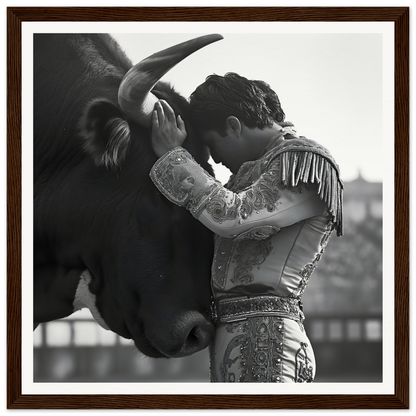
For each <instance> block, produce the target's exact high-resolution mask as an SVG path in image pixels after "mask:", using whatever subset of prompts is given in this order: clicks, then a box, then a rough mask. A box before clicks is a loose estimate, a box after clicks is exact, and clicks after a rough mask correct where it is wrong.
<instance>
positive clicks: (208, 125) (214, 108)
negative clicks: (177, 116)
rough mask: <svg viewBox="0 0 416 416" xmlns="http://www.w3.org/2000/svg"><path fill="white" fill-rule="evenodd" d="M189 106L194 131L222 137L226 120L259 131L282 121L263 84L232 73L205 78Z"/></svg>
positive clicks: (276, 103)
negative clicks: (208, 132) (216, 134)
mask: <svg viewBox="0 0 416 416" xmlns="http://www.w3.org/2000/svg"><path fill="white" fill-rule="evenodd" d="M190 102H191V109H192V116H193V117H192V118H193V120H194V122H195V126H196V128H197V129H199V130H215V131H217V132H218V133H219V134H224V132H225V128H226V125H225V121H226V119H227V117H228V116H235V117H237V118H238V119H239V120H240V121H241V122H242V123H244V124H245V125H246V126H247V127H250V128H253V127H258V128H260V129H263V128H264V127H271V126H272V124H273V123H275V122H281V121H284V119H285V113H284V112H283V109H282V107H281V106H280V101H279V97H278V96H277V94H276V93H275V92H274V91H273V90H272V89H271V88H270V86H269V85H268V84H267V83H265V82H264V81H257V80H253V81H251V80H248V79H247V78H244V77H242V76H240V75H238V74H235V73H232V72H230V73H227V74H225V76H219V75H210V76H208V77H207V79H206V80H205V82H204V83H203V84H201V85H200V86H199V87H198V88H197V89H196V90H195V91H194V92H193V93H192V94H191V97H190Z"/></svg>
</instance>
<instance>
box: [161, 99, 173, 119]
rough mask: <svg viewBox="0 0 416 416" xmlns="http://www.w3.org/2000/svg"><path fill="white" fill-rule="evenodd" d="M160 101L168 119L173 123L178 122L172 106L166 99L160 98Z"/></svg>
mask: <svg viewBox="0 0 416 416" xmlns="http://www.w3.org/2000/svg"><path fill="white" fill-rule="evenodd" d="M159 103H160V104H161V107H162V108H163V111H164V113H165V115H166V118H167V119H168V121H169V122H170V123H172V124H176V116H175V112H174V111H173V109H172V107H171V106H170V105H169V104H168V103H167V102H166V101H165V100H160V101H159Z"/></svg>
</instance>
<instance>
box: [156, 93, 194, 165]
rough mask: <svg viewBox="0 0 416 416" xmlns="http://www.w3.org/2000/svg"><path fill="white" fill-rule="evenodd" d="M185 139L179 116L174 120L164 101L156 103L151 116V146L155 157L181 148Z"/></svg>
mask: <svg viewBox="0 0 416 416" xmlns="http://www.w3.org/2000/svg"><path fill="white" fill-rule="evenodd" d="M185 138H186V129H185V123H184V122H183V120H182V118H181V116H178V117H177V118H176V116H175V112H174V111H173V109H172V107H171V106H170V105H169V104H168V103H167V102H166V101H164V100H160V101H158V102H157V103H156V105H155V109H154V110H153V114H152V146H153V150H154V151H155V153H156V155H157V157H161V156H163V155H164V154H165V153H166V152H168V151H169V150H172V149H173V148H175V147H177V146H181V145H182V143H183V142H184V140H185Z"/></svg>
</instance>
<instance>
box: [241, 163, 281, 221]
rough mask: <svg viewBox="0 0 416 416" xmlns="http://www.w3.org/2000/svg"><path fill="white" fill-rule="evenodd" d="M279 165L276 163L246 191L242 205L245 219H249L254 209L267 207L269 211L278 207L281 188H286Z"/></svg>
mask: <svg viewBox="0 0 416 416" xmlns="http://www.w3.org/2000/svg"><path fill="white" fill-rule="evenodd" d="M276 162H278V161H276ZM278 166H279V165H278V163H275V165H274V166H273V168H272V169H270V170H268V171H267V172H265V173H264V174H263V175H262V176H261V177H260V179H259V180H258V181H257V182H255V183H254V184H253V186H252V187H251V188H249V189H247V190H246V191H245V193H244V196H243V198H242V203H241V207H240V215H241V218H242V219H243V220H244V219H247V218H248V217H249V216H250V215H251V214H252V213H253V211H260V210H262V209H263V208H266V209H267V211H268V212H273V211H274V210H275V209H276V208H277V203H278V201H279V199H280V192H279V189H283V188H284V186H283V185H282V184H281V183H280V181H279V176H280V175H279V174H278V169H279V167H278Z"/></svg>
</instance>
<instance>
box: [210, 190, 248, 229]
mask: <svg viewBox="0 0 416 416" xmlns="http://www.w3.org/2000/svg"><path fill="white" fill-rule="evenodd" d="M226 195H227V192H226V191H225V190H224V189H221V190H220V191H218V193H217V194H215V195H213V196H212V197H210V198H209V199H208V202H207V204H206V206H205V209H206V210H207V212H208V214H210V215H211V218H212V219H213V220H214V221H216V222H219V223H221V222H222V221H226V220H234V219H236V218H237V210H238V207H239V206H240V205H241V200H240V198H239V197H238V196H237V195H235V196H234V197H233V200H232V202H231V203H230V202H228V201H227V200H226Z"/></svg>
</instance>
